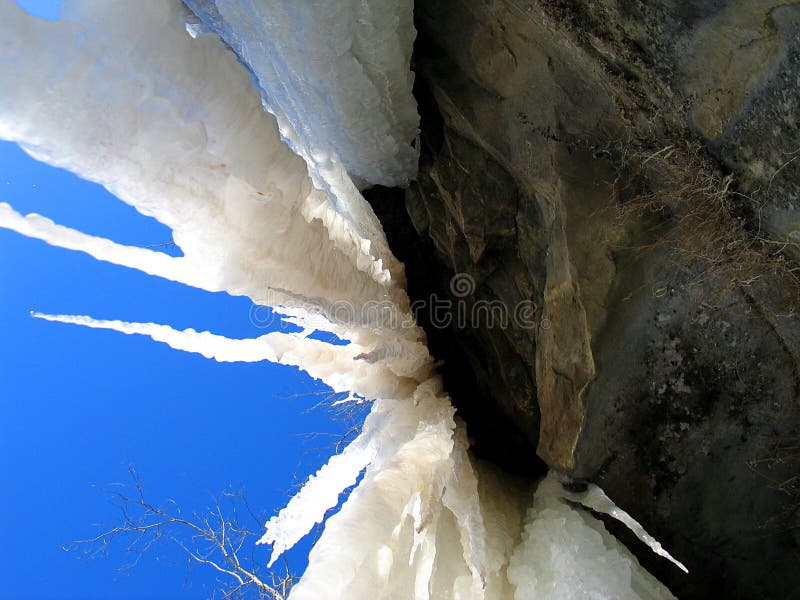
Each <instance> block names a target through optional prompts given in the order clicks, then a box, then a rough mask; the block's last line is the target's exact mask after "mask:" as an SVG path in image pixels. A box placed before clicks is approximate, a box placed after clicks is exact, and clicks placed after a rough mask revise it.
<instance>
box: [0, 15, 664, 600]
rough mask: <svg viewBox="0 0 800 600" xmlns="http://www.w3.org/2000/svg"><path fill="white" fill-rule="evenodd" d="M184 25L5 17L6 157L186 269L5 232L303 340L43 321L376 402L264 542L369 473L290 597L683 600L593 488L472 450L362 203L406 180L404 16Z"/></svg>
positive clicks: (294, 529) (83, 241) (24, 222)
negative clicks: (261, 367) (139, 276)
mask: <svg viewBox="0 0 800 600" xmlns="http://www.w3.org/2000/svg"><path fill="white" fill-rule="evenodd" d="M186 5H188V7H189V8H191V9H192V11H194V12H191V11H190V10H189V8H187V6H184V4H183V3H181V2H179V1H178V0H140V1H138V2H125V1H123V0H67V1H66V2H65V3H64V8H63V20H62V21H59V22H49V21H43V20H39V19H36V18H34V17H31V16H29V15H27V14H26V13H25V12H23V11H22V10H21V9H20V8H19V7H18V6H17V5H16V4H15V3H14V2H13V1H12V0H0V82H2V87H3V91H2V93H1V94H0V137H2V138H5V139H8V140H12V141H15V142H17V143H19V144H20V145H21V146H22V147H23V148H24V149H25V150H26V151H27V152H29V153H30V154H32V155H33V156H34V157H36V158H38V159H40V160H43V161H46V162H48V163H50V164H53V165H57V166H59V167H63V168H66V169H69V170H70V171H73V172H75V173H77V174H78V175H80V176H81V177H84V178H86V179H89V180H92V181H96V182H98V183H100V184H102V185H104V186H106V187H107V188H108V189H109V190H111V191H112V192H113V193H114V194H115V195H116V196H117V197H119V198H120V199H121V200H123V201H124V202H127V203H129V204H131V205H132V206H134V207H135V208H136V209H137V210H138V211H140V212H141V213H143V214H145V215H149V216H152V217H154V218H156V219H157V220H158V221H160V222H161V223H163V224H165V225H167V226H168V227H170V228H171V229H172V231H173V233H174V240H175V242H176V244H177V245H178V246H180V248H181V250H182V251H183V256H182V257H180V258H174V257H170V256H167V255H164V254H162V253H158V252H154V251H152V250H148V249H145V248H138V247H131V246H126V245H122V244H119V243H116V242H114V241H113V240H108V239H104V238H98V237H95V236H91V235H87V234H84V233H82V232H80V231H76V230H74V229H70V228H67V227H63V226H60V225H58V224H56V223H54V222H52V221H51V220H49V219H47V218H46V217H44V216H40V215H35V214H31V215H26V216H24V215H21V214H19V213H17V212H16V211H15V210H14V209H13V208H12V207H11V206H10V205H8V204H5V203H0V226H2V227H4V228H7V229H11V230H14V231H16V232H18V233H20V234H22V235H25V236H29V237H33V238H38V239H40V240H43V241H45V242H47V243H49V244H52V245H54V246H59V247H62V248H67V249H71V250H78V251H81V252H85V253H87V254H89V255H91V256H93V257H95V258H96V259H98V260H103V261H108V262H112V263H115V264H118V265H122V266H126V267H130V268H133V269H138V270H141V271H144V272H145V273H148V274H150V275H155V276H159V277H164V278H167V279H170V280H173V281H177V282H181V283H184V284H186V285H190V286H195V287H198V288H202V289H205V290H211V291H225V292H228V293H230V294H232V295H239V296H246V297H248V298H250V299H252V301H253V302H255V303H257V304H259V305H264V306H270V307H273V308H274V310H275V311H277V312H278V313H280V314H281V315H282V316H283V318H284V319H285V320H287V321H290V322H292V323H295V324H297V325H300V326H301V328H302V332H301V333H292V334H286V333H280V332H274V333H268V334H266V335H264V336H262V337H259V338H257V339H247V340H234V339H228V338H225V337H222V336H218V335H214V334H212V333H209V332H197V331H194V330H191V329H190V330H185V331H178V330H175V329H173V328H171V327H169V326H168V325H160V324H153V323H129V322H124V321H100V320H96V319H93V318H91V317H87V316H69V315H66V316H65V315H42V314H38V313H37V314H35V315H34V316H36V317H39V318H44V319H49V320H54V321H61V322H66V323H73V324H77V325H82V326H87V327H94V328H104V329H111V330H115V331H119V332H122V333H126V334H137V335H144V336H149V337H150V338H152V339H153V340H155V341H158V342H162V343H165V344H168V345H169V346H171V347H173V348H175V349H178V350H182V351H186V352H196V353H200V354H202V355H204V356H206V357H208V358H213V359H215V360H218V361H273V362H278V363H282V364H288V365H295V366H298V367H300V368H301V369H303V370H305V371H307V372H308V373H309V374H310V375H311V376H312V377H315V378H317V379H320V380H322V381H323V382H325V383H326V384H328V385H329V386H330V387H331V388H333V389H334V390H336V391H342V392H351V393H354V394H357V395H358V396H360V397H362V398H364V399H366V400H368V401H371V402H372V408H371V412H370V414H369V415H368V417H367V418H366V421H365V423H364V425H363V429H362V431H361V433H360V435H359V436H358V437H357V438H356V439H355V440H354V441H352V442H351V443H350V445H349V446H348V447H347V448H346V449H345V450H344V451H343V452H342V453H341V454H339V455H336V456H334V457H332V458H331V459H330V461H329V462H328V464H327V465H326V466H324V467H323V468H322V469H321V470H320V471H319V472H318V473H316V474H315V475H313V476H312V477H311V478H310V479H309V480H308V482H307V483H306V485H305V486H304V487H303V488H302V489H301V490H300V492H299V493H298V494H297V495H296V496H295V497H294V498H293V499H292V500H291V501H290V502H289V503H288V505H287V506H286V507H285V508H284V509H283V510H282V511H281V512H280V513H279V514H277V515H275V516H274V517H272V518H271V519H270V520H269V522H268V523H267V524H266V532H265V534H264V537H263V539H262V542H263V543H268V544H271V545H272V547H273V559H272V560H273V561H274V560H275V558H277V557H278V556H279V555H280V554H281V553H282V552H283V551H284V550H286V549H287V548H289V547H291V546H292V545H293V544H295V543H296V542H297V541H298V540H299V539H300V538H301V537H302V536H304V535H305V534H306V533H308V532H309V531H310V530H311V528H312V527H313V526H314V525H315V524H316V523H318V522H321V521H322V519H323V518H324V515H325V513H326V511H327V510H328V509H329V508H330V507H332V506H335V505H336V503H337V501H338V497H339V494H340V493H341V492H342V491H343V490H345V489H346V488H348V487H350V486H352V485H353V484H354V483H355V482H356V481H357V479H358V477H359V475H360V474H362V473H363V478H362V479H361V482H360V483H359V485H358V486H357V487H356V488H355V489H354V491H353V492H352V493H351V494H350V497H349V499H348V500H347V502H346V503H345V504H344V505H343V507H342V508H341V510H340V511H339V512H338V513H337V514H335V515H334V516H332V517H330V518H329V519H328V520H327V522H326V523H325V529H324V533H323V535H322V537H321V539H320V540H319V541H318V543H317V544H316V546H315V547H314V549H313V550H312V552H311V555H310V558H309V566H308V569H307V571H306V573H305V574H304V576H303V578H302V579H301V581H300V583H299V584H297V585H296V586H295V588H294V589H293V591H292V594H291V597H292V598H295V599H297V600H302V599H310V600H321V599H325V600H328V599H335V598H342V599H348V600H352V599H360V598H363V599H365V600H373V599H377V598H386V599H389V598H392V599H401V598H402V599H406V598H417V599H427V598H435V599H448V598H452V599H456V598H458V599H470V600H471V599H479V598H486V599H489V600H495V599H505V598H507V599H516V600H523V599H524V600H528V599H530V598H669V597H672V596H671V595H670V593H669V592H668V591H667V590H666V589H665V588H664V587H663V586H662V585H661V584H660V583H658V582H657V581H656V580H655V579H654V578H653V577H652V576H650V575H649V574H648V573H647V572H645V571H644V570H643V569H642V568H641V567H640V566H639V564H638V562H637V561H636V559H635V558H634V557H633V556H632V555H631V554H630V553H629V552H628V551H627V549H626V548H625V547H624V546H622V545H621V544H620V543H619V542H617V541H616V539H615V538H614V537H613V536H611V535H610V534H609V533H608V532H607V531H606V530H605V529H604V527H603V525H602V523H601V522H600V521H599V520H597V519H596V518H594V517H593V516H591V514H590V513H589V512H588V511H586V510H583V509H581V508H579V505H580V504H584V505H586V506H587V507H589V508H590V509H592V510H594V511H596V512H606V513H609V514H611V515H612V516H614V517H616V518H618V519H620V520H621V521H623V522H624V523H626V525H628V526H629V527H631V529H632V530H633V531H634V533H636V534H637V535H639V537H640V538H641V539H642V540H643V541H645V542H646V543H648V544H650V546H651V547H652V548H653V549H654V550H655V551H657V552H659V553H660V554H662V555H664V556H666V557H667V558H669V559H670V560H671V557H669V555H668V554H667V553H666V552H665V551H663V549H661V547H660V545H658V543H657V542H656V541H655V540H653V539H652V538H650V537H649V536H647V534H646V533H645V532H644V531H643V530H641V527H639V526H638V524H636V522H635V521H633V520H632V519H631V518H630V517H629V516H628V515H627V514H625V513H624V512H622V511H620V510H619V509H617V508H616V507H614V506H613V504H612V503H611V502H610V500H608V499H607V498H606V497H605V496H604V495H603V494H602V491H601V490H599V489H597V488H593V487H591V486H590V489H589V490H588V491H587V492H586V493H585V494H583V495H575V494H569V493H567V492H565V491H564V490H563V489H562V488H561V486H560V484H559V483H558V481H557V477H556V475H555V474H551V475H549V476H548V477H547V478H546V479H545V480H544V481H542V482H540V483H539V485H538V487H535V488H534V487H531V486H529V485H528V484H524V483H520V482H518V481H514V480H511V479H510V478H508V477H507V476H505V475H503V474H502V473H499V472H497V471H496V470H495V469H493V468H492V467H491V466H490V465H487V464H484V463H482V462H481V461H478V460H476V459H474V458H473V457H472V456H471V455H470V453H469V449H468V441H467V435H466V431H465V427H464V425H463V424H462V423H460V422H459V420H458V418H457V417H456V416H455V411H454V409H453V407H452V406H451V404H450V401H449V399H448V397H447V395H446V392H445V390H443V389H442V384H441V381H440V379H439V378H438V376H437V375H436V373H435V369H434V361H433V358H432V357H431V355H430V354H429V352H428V350H427V347H426V343H425V335H424V333H423V332H422V330H421V329H420V328H419V327H418V326H416V325H415V324H414V322H413V318H412V317H411V312H410V308H409V301H408V298H407V296H406V293H405V283H404V273H403V267H402V265H401V264H400V263H399V262H398V261H397V260H396V259H395V258H394V256H393V255H392V254H391V252H390V250H389V248H388V244H387V242H386V239H385V237H384V234H383V231H382V229H381V226H380V224H379V222H378V221H377V219H376V217H375V215H374V214H373V213H372V210H371V208H370V207H369V205H368V204H367V203H366V201H365V200H364V199H363V197H362V196H361V194H360V192H359V188H362V187H363V186H365V185H369V184H374V183H381V184H387V185H402V184H405V183H407V182H408V181H409V179H411V178H413V175H414V171H415V168H416V160H417V150H416V149H415V146H414V144H413V141H414V138H415V136H416V135H417V127H418V117H417V113H416V107H415V103H414V100H413V97H412V95H411V85H412V82H413V76H412V74H411V72H410V69H409V61H410V56H411V48H412V43H413V39H414V29H413V22H412V3H411V2H410V0H339V1H336V2H332V1H324V0H187V1H186ZM343 308H346V311H345V313H346V314H343V312H342V309H343ZM120 316H124V315H120ZM314 330H325V331H329V332H331V333H334V334H336V335H337V336H338V337H339V338H341V339H343V340H345V341H347V342H349V343H347V344H346V345H333V344H329V343H326V342H322V341H319V340H316V339H312V338H310V337H309V334H310V333H311V332H313V331H314ZM678 564H679V563H678Z"/></svg>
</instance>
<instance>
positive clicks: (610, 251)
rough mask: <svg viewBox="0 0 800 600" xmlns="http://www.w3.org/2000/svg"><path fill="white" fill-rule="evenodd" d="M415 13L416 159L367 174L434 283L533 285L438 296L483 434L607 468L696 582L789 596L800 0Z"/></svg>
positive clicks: (526, 464)
mask: <svg viewBox="0 0 800 600" xmlns="http://www.w3.org/2000/svg"><path fill="white" fill-rule="evenodd" d="M416 18H417V28H418V31H419V38H418V42H417V48H416V52H415V65H414V68H415V71H416V76H417V83H416V90H415V92H416V95H417V99H418V101H419V103H420V110H421V113H422V135H421V144H422V147H421V153H422V160H421V168H420V174H419V178H418V180H417V182H415V183H414V184H413V185H412V186H411V187H410V188H409V189H408V190H405V191H402V190H387V189H383V188H379V189H373V190H370V191H369V192H368V194H367V196H368V199H369V200H370V201H371V202H372V204H373V206H374V207H375V209H376V212H377V213H378V215H379V217H380V219H381V221H382V223H383V225H384V229H385V230H386V233H387V236H388V238H389V241H390V244H391V246H392V249H393V251H394V252H395V253H396V254H397V256H398V258H400V259H401V260H402V261H403V262H404V263H405V265H406V273H407V276H408V287H409V295H410V297H411V299H412V301H414V300H417V301H419V300H424V299H429V298H430V297H431V295H433V296H435V297H436V298H439V299H445V300H447V301H449V302H450V305H451V307H461V309H462V310H464V311H465V314H474V310H475V308H476V307H477V306H482V307H487V306H488V307H493V306H504V307H506V310H507V315H512V314H513V310H514V307H519V306H525V307H527V308H529V309H532V310H529V311H528V313H527V314H525V315H523V316H524V318H520V319H516V320H514V319H509V322H508V323H507V324H506V325H505V326H500V325H499V324H498V323H497V322H496V320H495V322H493V323H491V324H490V321H489V320H488V319H486V318H484V319H483V320H481V319H478V321H477V322H474V321H469V320H468V321H467V322H466V323H464V322H458V321H457V320H456V321H454V322H452V323H448V324H446V325H443V324H442V323H441V322H440V321H439V320H437V318H436V317H435V315H433V314H432V313H431V312H430V306H429V305H430V303H428V307H427V308H426V309H424V310H423V311H422V312H418V313H417V315H418V317H419V320H420V322H421V323H422V324H423V326H424V327H425V330H426V333H427V335H428V338H429V339H428V341H429V346H430V348H431V351H432V353H433V355H434V356H436V357H437V359H440V360H441V361H442V365H441V367H440V371H441V372H442V375H443V378H444V381H445V385H446V387H447V389H448V391H449V392H450V394H451V396H452V397H453V400H454V403H455V404H456V406H457V409H458V411H459V414H460V415H461V416H462V418H464V419H465V421H466V422H467V425H468V431H469V435H470V437H471V441H472V447H473V451H474V452H475V454H476V455H478V456H481V457H484V458H488V459H489V460H492V461H494V462H495V463H497V464H500V465H501V466H503V467H504V468H506V469H507V470H509V471H512V472H515V473H521V474H524V475H527V476H530V477H534V476H537V475H538V474H540V473H541V472H542V471H543V469H544V464H545V463H547V464H549V465H550V466H551V467H554V468H557V469H559V470H561V471H562V472H563V473H564V476H565V477H566V478H567V480H569V481H572V482H576V483H578V484H579V483H580V481H583V480H593V481H597V482H598V483H599V484H600V485H601V486H602V487H603V488H604V489H605V490H606V492H607V493H608V494H609V495H610V496H611V498H612V499H613V500H614V501H615V502H617V503H618V504H619V505H620V506H622V507H624V508H625V509H626V510H628V511H629V512H631V513H632V514H633V515H634V517H635V518H637V519H639V520H640V521H641V522H642V523H643V524H644V525H645V527H646V528H648V529H649V530H651V531H652V532H653V533H654V534H655V535H656V536H657V537H658V538H659V539H660V540H661V541H662V542H663V543H664V544H665V545H666V546H667V547H668V548H669V549H670V551H671V552H673V554H675V555H676V556H677V557H678V558H679V559H680V560H682V561H683V562H684V563H686V564H687V565H688V566H689V568H690V570H691V574H690V575H689V576H684V575H682V574H681V573H680V572H678V571H677V570H676V569H674V568H672V567H671V566H670V565H668V564H666V563H663V562H662V561H659V560H657V559H654V557H652V556H651V555H650V554H649V552H648V551H647V550H646V549H644V548H641V547H639V545H637V542H635V541H633V540H627V541H629V542H630V546H631V548H632V549H633V550H634V551H635V552H636V554H637V556H639V557H640V560H641V561H642V562H643V563H644V564H645V566H647V567H648V568H649V569H650V570H651V571H652V572H653V573H655V574H656V575H657V576H658V577H659V578H660V579H661V580H662V581H664V582H665V583H667V585H668V586H669V587H670V588H671V589H672V590H673V591H674V592H675V593H676V594H677V595H678V596H679V597H687V598H692V597H698V598H699V597H709V596H715V597H730V598H759V597H769V598H782V597H787V598H788V597H791V595H792V594H793V593H794V591H796V589H797V587H798V585H800V581H798V578H797V577H798V576H797V573H798V572H800V569H798V567H799V566H800V550H798V548H799V547H800V544H799V543H798V534H797V532H798V531H800V521H798V519H800V517H798V508H797V507H798V506H800V494H798V495H793V493H794V492H793V490H794V488H793V487H792V486H791V481H793V479H794V478H797V477H798V471H800V469H799V468H798V462H796V461H795V462H793V461H792V460H790V459H789V458H788V455H787V454H786V453H785V450H782V449H785V448H786V447H787V443H788V442H787V440H793V439H796V438H797V432H798V431H800V404H798V399H797V384H798V381H797V361H796V357H797V355H798V352H797V349H798V348H800V346H799V345H798V344H799V343H800V328H799V327H798V323H797V319H796V317H795V316H794V315H795V307H796V306H797V303H796V297H797V293H796V290H795V288H794V287H793V285H794V283H793V281H792V276H791V273H790V270H789V269H788V268H786V266H787V265H788V264H789V262H790V261H791V260H792V256H796V255H797V253H795V246H793V244H794V242H792V239H793V238H792V236H793V235H794V227H795V226H794V220H793V219H795V216H794V214H795V213H794V211H795V210H796V206H798V205H797V202H796V201H800V199H798V189H800V187H799V186H800V160H797V161H792V160H791V159H792V156H793V155H791V154H788V155H786V154H781V151H782V150H781V149H783V150H786V149H787V148H788V149H789V150H791V148H790V147H792V144H794V146H795V147H797V148H798V149H800V137H798V136H799V134H798V119H800V109H798V98H800V92H799V90H800V79H798V77H797V73H798V71H797V68H798V67H797V64H798V60H797V57H798V55H799V54H798V53H800V45H799V44H800V36H798V35H797V32H798V31H800V28H798V24H800V8H798V7H797V5H796V3H786V2H783V3H779V2H766V3H756V2H748V1H746V0H737V1H734V0H713V1H711V0H709V1H704V0H693V1H692V2H689V3H686V2H677V1H672V0H660V1H659V2H648V3H643V2H638V1H635V0H602V1H601V2H597V3H583V2H573V1H572V0H554V1H550V0H540V1H539V2H531V3H525V4H524V5H523V4H520V3H518V2H513V1H511V0H485V1H478V0H432V1H430V2H425V3H420V4H419V5H418V6H417V13H416ZM792 32H794V37H793V34H792ZM776 246H777V247H776ZM776 249H778V250H781V251H783V254H780V253H779V254H776V253H775V250H776ZM787 261H789V262H787ZM456 275H460V276H466V279H463V281H466V282H467V287H465V288H459V287H456V286H455V284H454V282H453V277H454V276H456ZM483 314H484V315H485V314H486V313H483ZM787 482H788V483H787ZM611 526H612V527H613V525H611ZM620 535H622V536H623V537H624V536H625V534H624V533H622V532H620Z"/></svg>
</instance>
